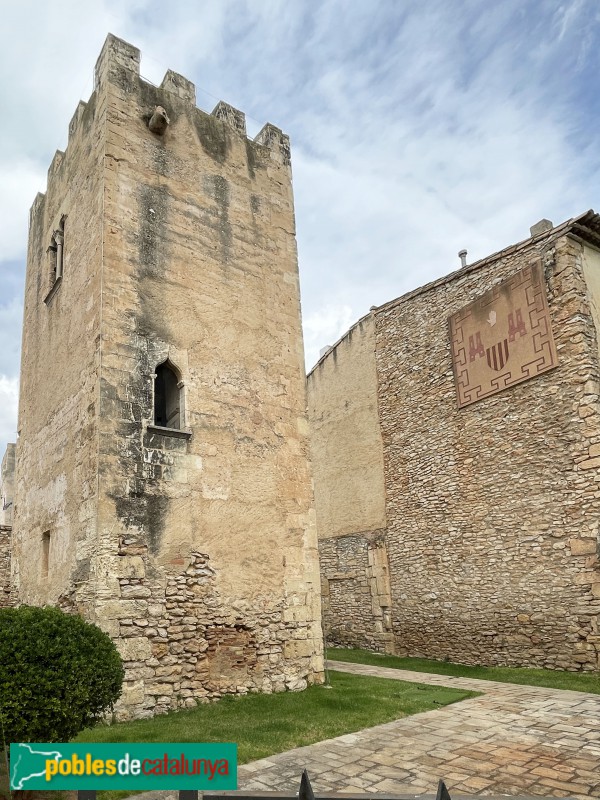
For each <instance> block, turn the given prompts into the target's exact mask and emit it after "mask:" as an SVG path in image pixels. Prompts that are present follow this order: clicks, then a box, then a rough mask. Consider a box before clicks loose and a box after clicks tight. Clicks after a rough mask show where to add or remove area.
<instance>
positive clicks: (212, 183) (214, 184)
mask: <svg viewBox="0 0 600 800" xmlns="http://www.w3.org/2000/svg"><path fill="white" fill-rule="evenodd" d="M204 188H205V190H206V193H207V194H209V195H210V196H211V197H213V198H214V200H215V203H216V206H217V216H218V223H217V233H218V236H219V243H220V245H221V261H222V262H223V263H224V264H227V263H228V262H229V259H230V255H231V242H232V239H233V236H232V232H231V222H230V220H229V204H230V198H229V194H230V190H229V183H228V182H227V180H226V179H225V178H224V177H223V176H222V175H207V176H206V178H205V185H204Z"/></svg>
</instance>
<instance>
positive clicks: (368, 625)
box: [319, 531, 394, 653]
mask: <svg viewBox="0 0 600 800" xmlns="http://www.w3.org/2000/svg"><path fill="white" fill-rule="evenodd" d="M319 559H320V564H321V595H322V601H323V629H324V635H325V640H326V642H327V644H328V645H333V646H336V645H337V646H339V647H361V648H365V649H367V650H377V651H380V652H384V653H391V652H393V651H394V639H393V634H392V608H391V606H392V598H391V592H390V579H389V565H388V557H387V549H386V545H385V532H384V531H373V532H371V533H365V534H350V535H348V536H339V537H330V538H329V539H321V540H320V541H319Z"/></svg>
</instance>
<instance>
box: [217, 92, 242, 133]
mask: <svg viewBox="0 0 600 800" xmlns="http://www.w3.org/2000/svg"><path fill="white" fill-rule="evenodd" d="M211 116H213V117H216V118H217V119H220V120H222V121H223V122H225V123H226V124H227V125H229V126H230V127H231V128H233V130H234V131H236V132H237V133H239V134H241V135H242V136H246V115H245V114H244V112H243V111H238V109H237V108H234V107H233V106H230V105H229V103H225V102H224V101H223V100H219V102H218V103H217V105H216V106H215V107H214V108H213V110H212V111H211Z"/></svg>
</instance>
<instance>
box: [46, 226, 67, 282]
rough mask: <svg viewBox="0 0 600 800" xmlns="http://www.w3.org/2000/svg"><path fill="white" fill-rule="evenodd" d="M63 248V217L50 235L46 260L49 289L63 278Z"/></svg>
mask: <svg viewBox="0 0 600 800" xmlns="http://www.w3.org/2000/svg"><path fill="white" fill-rule="evenodd" d="M64 248H65V217H64V216H63V217H61V218H60V223H59V226H58V228H57V230H55V231H54V233H53V234H52V240H51V242H50V247H49V248H48V260H49V270H50V275H49V278H50V288H51V289H52V287H53V286H54V284H55V283H56V281H58V280H59V279H61V278H62V276H63V265H64Z"/></svg>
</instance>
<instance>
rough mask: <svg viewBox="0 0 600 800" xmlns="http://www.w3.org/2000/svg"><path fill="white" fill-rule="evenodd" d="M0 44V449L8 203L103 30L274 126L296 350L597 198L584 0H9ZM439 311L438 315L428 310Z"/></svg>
mask: <svg viewBox="0 0 600 800" xmlns="http://www.w3.org/2000/svg"><path fill="white" fill-rule="evenodd" d="M3 29H4V31H5V33H6V34H7V35H6V36H5V41H4V42H3V47H2V48H1V49H0V68H1V72H0V74H1V75H2V76H3V78H2V82H1V90H0V100H1V101H2V108H3V117H2V132H1V134H0V136H1V143H2V147H1V148H0V174H2V178H3V179H2V183H1V184H0V233H1V238H0V241H1V242H2V245H1V247H0V276H1V278H2V292H1V293H0V447H1V448H2V450H3V449H4V442H5V441H7V440H13V441H14V438H15V434H16V401H17V381H18V353H19V347H20V339H21V332H20V315H21V298H22V286H23V278H24V263H25V251H26V237H27V214H28V209H29V206H30V205H31V203H32V201H33V199H34V197H35V194H36V192H37V191H44V187H45V175H46V170H47V167H48V165H49V163H50V160H51V158H52V155H53V153H54V150H55V149H56V148H62V147H64V146H65V143H66V136H67V125H68V122H69V120H70V118H71V116H72V114H73V111H74V110H75V107H76V105H77V102H78V101H79V99H87V97H88V96H89V94H90V92H91V90H92V73H93V67H94V63H95V60H96V57H97V55H98V53H99V51H100V48H101V46H102V43H103V41H104V38H105V36H106V34H107V32H108V31H111V32H112V33H114V34H116V35H118V36H121V37H122V38H124V39H126V40H128V41H130V42H131V43H132V44H135V45H136V46H137V47H139V48H140V49H141V51H142V74H143V75H144V76H145V77H147V78H148V79H150V80H152V81H153V82H154V83H159V82H160V80H161V79H162V76H163V74H164V72H165V71H166V70H167V69H168V68H172V69H174V70H176V71H177V72H180V73H182V74H183V75H185V76H186V77H188V78H190V79H191V80H193V81H194V82H195V83H196V87H197V96H198V105H199V106H200V107H201V108H203V109H205V110H207V111H210V110H212V108H213V107H214V105H215V104H216V102H217V100H219V99H222V100H225V101H227V102H228V103H231V104H232V105H234V106H235V107H237V108H239V109H241V110H243V111H245V112H246V114H247V118H248V119H247V122H248V129H249V133H251V134H254V133H256V132H257V131H258V130H259V128H260V127H262V125H263V123H264V122H266V121H267V120H268V121H270V122H273V123H274V124H276V125H278V126H279V127H281V128H283V130H285V131H286V132H287V133H289V135H290V136H291V139H292V164H293V171H294V190H295V197H296V218H297V227H298V246H299V258H300V275H301V286H302V305H303V322H304V331H305V346H306V351H307V365H308V366H309V367H310V366H311V365H312V364H313V363H314V362H315V360H316V359H317V357H318V352H319V349H320V348H321V347H323V346H325V345H326V344H329V343H332V342H333V341H335V340H336V339H337V338H339V336H340V335H341V334H342V333H343V332H344V331H345V330H346V329H347V328H348V327H349V326H350V325H351V324H352V323H353V322H354V321H355V320H356V319H358V318H359V317H360V316H362V315H363V314H364V313H366V312H367V311H368V309H369V307H370V306H371V305H376V304H380V303H383V302H385V301H387V300H389V299H391V298H393V297H396V296H398V295H400V294H402V293H404V292H406V291H409V290H410V289H412V288H415V287H416V286H419V285H421V284H423V283H425V282H427V281H428V280H431V279H432V278H435V277H439V276H440V275H443V274H445V273H447V272H450V271H451V270H453V269H455V268H456V267H457V266H458V263H459V262H458V257H457V252H458V250H460V249H461V248H463V247H465V248H467V250H468V253H469V255H468V261H469V262H472V261H475V260H477V259H479V258H483V257H484V256H486V255H488V254H490V253H491V252H494V251H495V250H498V249H501V248H502V247H505V246H507V245H509V244H511V243H513V242H515V241H519V240H521V239H524V238H526V237H527V236H528V234H529V227H530V225H532V224H533V223H534V222H536V221H537V220H538V219H540V218H542V217H547V218H549V219H551V220H553V221H554V222H555V223H558V222H561V221H563V220H564V219H568V218H569V217H572V216H575V215H577V214H580V213H582V212H583V211H586V210H587V209H588V208H593V207H595V208H596V209H600V198H599V196H598V195H599V193H600V181H599V178H600V125H599V120H600V91H599V87H598V82H599V76H600V68H599V67H600V63H599V61H600V3H598V0H572V2H569V3H563V2H558V0H529V2H527V0H518V1H516V0H503V2H501V3H500V2H498V3H490V2H487V0H477V1H476V0H406V1H404V0H368V1H367V0H345V2H342V1H341V0H323V1H322V2H313V1H312V0H294V2H292V1H291V0H246V2H244V1H243V0H195V1H194V2H192V1H191V0H187V1H186V0H171V2H170V3H169V4H165V3H164V2H160V3H159V2H154V1H152V2H151V1H150V0H130V2H116V1H114V0H86V2H85V3H82V2H81V0H50V1H49V2H48V3H46V4H43V3H39V2H37V0H35V1H34V0H22V2H21V3H20V4H19V5H18V6H17V5H16V4H11V5H10V6H9V5H8V4H5V6H4V8H3ZM443 322H445V321H441V323H443Z"/></svg>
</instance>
